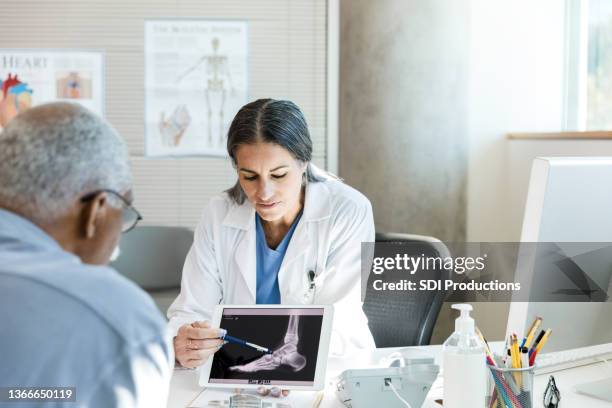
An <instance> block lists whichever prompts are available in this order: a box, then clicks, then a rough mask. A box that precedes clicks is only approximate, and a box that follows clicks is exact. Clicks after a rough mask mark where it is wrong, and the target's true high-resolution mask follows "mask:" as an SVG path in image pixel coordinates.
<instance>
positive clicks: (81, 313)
mask: <svg viewBox="0 0 612 408" xmlns="http://www.w3.org/2000/svg"><path fill="white" fill-rule="evenodd" d="M173 361H174V356H173V350H172V348H171V346H170V342H169V337H168V336H167V334H166V330H165V321H164V319H163V318H162V316H161V315H160V313H159V311H158V310H157V309H156V307H155V305H154V303H153V301H152V300H151V298H150V297H149V296H148V295H147V294H146V293H145V292H143V291H142V290H141V289H140V288H138V287H137V286H136V285H135V284H133V283H132V282H130V281H128V280H127V279H125V278H124V277H122V276H120V275H119V274H118V273H117V272H116V271H114V270H113V269H111V268H108V267H103V266H93V265H86V264H83V263H82V262H81V261H80V259H79V258H78V257H76V256H74V255H72V254H70V253H68V252H66V251H64V250H63V249H62V248H61V247H60V246H59V244H58V243H57V242H56V241H55V240H54V239H53V238H51V237H50V236H49V235H47V234H46V233H45V232H44V231H43V230H41V229H40V228H38V227H37V226H36V225H34V224H33V223H31V222H30V221H28V220H26V219H25V218H22V217H19V216H17V215H16V214H14V213H11V212H8V211H5V210H2V209H0V387H58V386H62V387H76V403H66V404H64V405H55V404H49V405H46V404H41V403H18V404H15V403H4V404H3V403H2V402H0V407H5V406H6V407H14V406H15V405H19V407H31V406H43V407H46V406H53V407H56V406H66V407H104V408H107V407H162V406H164V407H165V406H166V399H167V396H168V387H169V381H170V375H171V373H172V363H173Z"/></svg>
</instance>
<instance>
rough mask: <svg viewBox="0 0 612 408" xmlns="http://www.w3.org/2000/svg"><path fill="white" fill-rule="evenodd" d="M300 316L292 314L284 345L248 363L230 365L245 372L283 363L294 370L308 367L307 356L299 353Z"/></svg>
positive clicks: (272, 368)
mask: <svg viewBox="0 0 612 408" xmlns="http://www.w3.org/2000/svg"><path fill="white" fill-rule="evenodd" d="M299 323H300V317H299V316H295V315H292V316H291V317H289V324H288V325H287V333H286V334H285V339H284V343H283V345H282V346H280V347H279V348H277V349H276V350H274V351H273V352H272V354H266V355H265V356H263V357H260V358H258V359H257V360H253V361H251V362H250V363H248V364H243V365H237V366H232V367H230V370H232V371H240V372H243V373H252V372H256V371H263V370H274V369H277V368H278V367H280V366H282V365H286V366H289V367H291V369H292V370H293V371H294V372H297V371H300V370H302V369H303V368H304V367H306V357H304V356H303V355H301V354H300V353H298V351H297V345H298V342H299V341H300V339H299V337H298V326H299Z"/></svg>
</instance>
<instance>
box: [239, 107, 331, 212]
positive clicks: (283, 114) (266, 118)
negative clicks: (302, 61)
mask: <svg viewBox="0 0 612 408" xmlns="http://www.w3.org/2000/svg"><path fill="white" fill-rule="evenodd" d="M258 142H265V143H274V144H276V145H279V146H281V147H283V148H285V149H286V150H287V151H289V153H291V155H292V156H293V157H294V158H295V159H296V160H298V161H300V162H302V163H305V164H306V171H305V173H304V183H306V182H318V181H323V180H325V179H324V178H323V177H320V176H317V175H316V174H314V172H313V171H312V167H311V164H310V160H311V159H312V140H311V139H310V132H309V131H308V125H307V124H306V119H305V118H304V115H303V114H302V111H301V110H300V108H298V106H297V105H296V104H295V103H293V102H291V101H278V100H274V99H258V100H256V101H253V102H250V103H248V104H246V105H244V106H243V107H242V108H240V110H239V111H238V113H237V114H236V116H235V117H234V120H233V121H232V124H231V125H230V128H229V132H228V134H227V152H228V154H229V156H230V157H231V158H232V162H233V164H234V166H236V150H237V149H238V147H239V146H240V145H243V144H255V143H258ZM227 193H228V194H229V196H230V197H231V198H232V199H233V200H234V201H235V202H236V203H238V204H242V203H244V200H245V199H246V195H245V194H244V191H243V190H242V187H240V182H238V181H236V184H235V185H234V186H233V187H232V188H230V189H229V190H227Z"/></svg>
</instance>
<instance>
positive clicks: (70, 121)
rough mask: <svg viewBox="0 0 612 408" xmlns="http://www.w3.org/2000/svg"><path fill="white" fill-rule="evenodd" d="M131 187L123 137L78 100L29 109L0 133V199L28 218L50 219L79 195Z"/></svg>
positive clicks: (66, 209) (122, 190)
mask: <svg viewBox="0 0 612 408" xmlns="http://www.w3.org/2000/svg"><path fill="white" fill-rule="evenodd" d="M131 186H132V180H131V173H130V168H129V156H128V151H127V147H126V145H125V142H124V141H123V140H122V139H121V137H120V136H119V134H118V133H117V131H116V130H115V129H113V127H112V126H111V125H110V124H109V123H108V122H106V121H105V120H104V119H102V118H100V117H98V116H97V115H95V114H94V113H92V112H90V111H89V110H87V109H86V108H84V107H82V106H80V105H77V104H73V103H66V102H54V103H48V104H44V105H40V106H37V107H34V108H31V109H29V110H27V111H25V112H23V113H21V114H19V115H17V116H16V117H15V118H14V119H13V120H11V121H10V122H9V123H8V124H7V126H6V127H5V128H4V130H3V131H2V132H0V203H3V204H5V205H7V206H9V208H13V209H16V210H19V212H20V213H22V214H23V215H25V216H26V217H28V218H30V219H33V220H39V221H51V220H54V219H56V218H57V217H60V216H62V215H64V214H65V213H66V212H67V211H68V210H69V209H70V207H71V206H72V205H74V203H75V201H77V200H78V199H79V198H81V197H82V196H84V195H85V194H88V193H91V192H94V191H96V190H100V189H112V190H115V191H117V192H119V193H125V192H126V191H128V190H129V189H131ZM117 201H118V200H116V201H115V203H112V201H111V203H112V204H113V205H115V206H116V205H117V203H116V202H117Z"/></svg>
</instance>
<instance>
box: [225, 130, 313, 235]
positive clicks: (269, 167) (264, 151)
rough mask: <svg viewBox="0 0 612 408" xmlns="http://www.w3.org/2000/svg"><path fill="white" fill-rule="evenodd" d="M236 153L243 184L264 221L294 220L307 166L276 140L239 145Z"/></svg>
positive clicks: (249, 198) (248, 196) (240, 178)
mask: <svg viewBox="0 0 612 408" xmlns="http://www.w3.org/2000/svg"><path fill="white" fill-rule="evenodd" d="M235 156H236V167H237V169H238V179H239V181H240V186H241V187H242V190H243V191H244V193H245V194H246V196H247V198H248V200H249V201H250V202H251V204H252V205H253V207H255V211H257V214H259V216H260V217H261V218H262V220H264V221H284V222H286V223H291V222H293V219H294V218H295V216H296V215H297V214H298V213H299V211H300V209H301V208H302V201H301V199H302V175H303V174H304V171H305V169H306V165H305V164H303V163H301V162H299V161H298V160H296V159H295V158H294V157H293V156H292V155H291V153H289V151H288V150H286V149H285V148H283V147H281V146H279V145H277V144H273V143H265V142H260V143H256V144H245V145H240V146H239V147H238V148H237V149H236V155H235Z"/></svg>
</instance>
